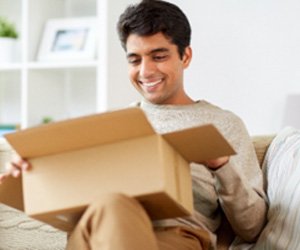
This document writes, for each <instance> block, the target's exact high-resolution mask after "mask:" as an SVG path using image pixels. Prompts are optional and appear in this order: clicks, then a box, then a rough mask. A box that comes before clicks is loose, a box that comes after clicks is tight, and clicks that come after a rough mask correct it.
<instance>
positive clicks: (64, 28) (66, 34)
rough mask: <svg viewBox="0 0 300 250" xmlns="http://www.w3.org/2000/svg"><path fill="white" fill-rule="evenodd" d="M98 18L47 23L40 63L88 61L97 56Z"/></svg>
mask: <svg viewBox="0 0 300 250" xmlns="http://www.w3.org/2000/svg"><path fill="white" fill-rule="evenodd" d="M96 26H97V19H96V17H81V18H62V19H50V20H48V21H47V23H46V26H45V30H44V34H43V38H42V43H41V45H40V48H39V53H38V58H37V59H38V61H45V62H50V61H52V62H54V61H55V62H60V61H71V60H72V61H74V60H80V61H87V60H93V59H95V56H96V42H97V41H96V40H97V36H96V35H97V32H96V28H97V27H96Z"/></svg>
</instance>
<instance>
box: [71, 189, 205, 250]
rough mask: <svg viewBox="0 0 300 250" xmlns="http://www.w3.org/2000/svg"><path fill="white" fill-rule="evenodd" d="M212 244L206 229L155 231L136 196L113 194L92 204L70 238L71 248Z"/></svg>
mask: <svg viewBox="0 0 300 250" xmlns="http://www.w3.org/2000/svg"><path fill="white" fill-rule="evenodd" d="M209 245H210V238H209V235H208V233H207V232H205V231H204V230H203V231H202V230H194V229H189V228H183V227H171V228H164V229H158V230H153V228H152V225H151V222H150V220H149V218H148V216H147V214H146V212H145V211H144V209H143V208H142V206H141V205H140V204H139V203H138V202H137V201H136V200H135V199H133V198H130V197H127V196H125V195H121V194H112V195H109V196H106V197H103V198H101V199H99V200H98V201H97V202H95V203H93V204H92V205H91V206H89V207H88V209H87V210H86V211H85V213H84V214H83V216H82V217H81V219H80V221H79V223H78V224H77V226H76V228H75V229H74V231H73V233H72V234H71V236H70V238H69V241H68V245H67V250H125V249H126V250H171V249H174V250H175V249H176V250H187V249H191V250H200V249H201V250H202V249H209Z"/></svg>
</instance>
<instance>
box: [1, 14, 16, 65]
mask: <svg viewBox="0 0 300 250" xmlns="http://www.w3.org/2000/svg"><path fill="white" fill-rule="evenodd" d="M18 36H19V35H18V32H17V31H16V28H15V26H14V24H13V23H10V22H9V21H8V20H7V19H6V18H4V17H0V55H1V56H0V63H9V62H14V61H15V60H16V49H17V39H18Z"/></svg>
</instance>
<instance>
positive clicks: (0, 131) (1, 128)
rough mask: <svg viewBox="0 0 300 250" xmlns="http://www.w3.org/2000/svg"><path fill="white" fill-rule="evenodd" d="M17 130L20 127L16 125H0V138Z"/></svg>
mask: <svg viewBox="0 0 300 250" xmlns="http://www.w3.org/2000/svg"><path fill="white" fill-rule="evenodd" d="M18 129H20V126H19V125H17V124H0V138H2V137H3V135H5V134H8V133H12V132H15V131H17V130H18Z"/></svg>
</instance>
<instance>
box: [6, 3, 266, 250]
mask: <svg viewBox="0 0 300 250" xmlns="http://www.w3.org/2000/svg"><path fill="white" fill-rule="evenodd" d="M118 33H119V37H120V40H121V44H122V46H123V48H124V50H125V52H126V57H127V60H128V73H129V77H130V80H131V82H132V84H133V85H134V87H135V88H136V89H137V90H138V91H139V93H140V94H141V95H142V97H143V100H142V101H141V102H140V103H139V104H138V106H140V107H141V108H142V109H143V110H144V112H145V113H146V115H147V117H148V118H149V121H150V122H151V124H152V126H153V127H154V128H155V130H156V131H157V132H158V133H166V132H172V131H175V130H179V129H183V128H188V127H193V126H199V125H203V124H207V123H212V124H214V125H215V126H216V127H217V128H218V129H219V130H220V131H221V132H222V134H223V135H224V136H225V137H226V139H227V140H228V141H229V142H230V143H231V145H232V146H233V147H234V149H235V151H236V152H237V155H235V156H232V157H221V158H218V159H212V160H210V161H207V162H205V163H204V164H203V163H202V164H200V163H193V164H191V174H192V178H193V195H194V209H195V212H194V214H193V215H192V216H190V217H185V218H174V219H168V220H161V221H150V219H149V217H148V215H147V213H146V212H145V211H144V209H143V207H142V206H141V205H140V204H139V203H138V202H137V201H136V200H135V199H134V198H131V197H127V196H125V195H123V194H111V195H108V196H106V197H103V198H101V199H99V200H97V201H95V202H94V203H93V204H91V205H90V206H89V207H88V208H87V210H86V211H85V213H84V214H83V216H82V217H81V219H80V221H79V223H78V224H77V226H76V228H75V229H74V231H73V232H72V234H71V236H70V238H69V241H68V246H67V249H69V250H77V249H78V250H88V249H92V250H101V249H102V250H104V249H105V250H171V249H174V250H188V249H190V250H191V249H192V250H200V249H216V231H217V230H218V229H219V227H220V224H221V219H222V217H226V219H227V220H228V221H229V223H230V225H231V227H232V229H233V231H234V232H235V234H236V236H237V237H236V240H235V241H234V243H233V245H234V246H237V245H239V244H242V243H244V242H246V243H251V242H254V241H255V240H256V238H257V236H258V235H259V233H260V231H261V230H262V228H263V226H264V223H265V220H266V211H267V205H266V202H265V198H264V197H265V194H264V191H263V181H262V173H261V170H260V167H259V165H258V162H257V159H256V155H255V151H254V148H253V145H252V142H251V140H250V137H249V135H248V133H247V130H246V128H245V126H244V124H243V122H242V121H241V120H240V119H239V118H238V117H237V116H236V115H234V114H233V113H231V112H229V111H225V110H223V109H221V108H218V107H216V106H215V105H212V104H210V103H208V102H207V101H204V100H198V101H195V100H193V99H192V98H191V97H189V96H188V95H187V93H186V91H185V90H184V77H183V75H184V70H185V69H186V68H187V67H188V66H189V64H190V62H191V59H192V49H191V47H190V36H191V28H190V24H189V22H188V19H187V18H186V16H185V15H184V13H183V12H182V11H181V10H180V9H179V8H178V7H177V6H176V5H174V4H171V3H168V2H165V1H159V0H144V1H142V2H140V3H139V4H136V5H131V6H129V7H128V8H127V9H126V10H125V12H124V13H123V14H122V15H121V16H120V19H119V21H118ZM195 81H197V79H195ZM202 84H205V83H202ZM28 167H29V166H28V163H27V162H26V161H24V160H22V159H18V160H16V161H14V162H12V164H11V170H10V171H9V174H12V175H14V176H18V175H19V173H20V171H21V170H25V169H28ZM3 176H4V175H2V177H3ZM239 249H240V248H239Z"/></svg>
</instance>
